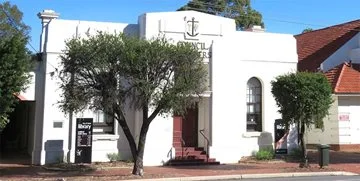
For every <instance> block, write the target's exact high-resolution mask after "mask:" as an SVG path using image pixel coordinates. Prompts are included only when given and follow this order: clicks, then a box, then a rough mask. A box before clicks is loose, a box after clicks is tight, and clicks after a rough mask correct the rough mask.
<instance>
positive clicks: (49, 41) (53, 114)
mask: <svg viewBox="0 0 360 181" xmlns="http://www.w3.org/2000/svg"><path fill="white" fill-rule="evenodd" d="M64 27H66V28H64ZM137 29H138V26H137V25H129V24H123V23H105V22H88V21H71V20H59V19H54V20H52V21H51V22H50V23H49V25H47V26H46V27H45V31H44V33H43V38H42V40H43V41H42V42H41V44H42V50H43V56H44V59H43V61H42V62H40V63H39V67H40V68H38V69H37V76H36V78H37V81H38V84H37V85H36V86H37V89H38V92H37V94H38V95H37V97H36V101H37V103H36V104H37V107H36V109H37V113H36V114H37V115H36V124H37V125H38V126H37V127H36V129H35V133H36V137H35V139H36V141H35V143H34V145H35V150H34V157H33V163H38V164H44V163H50V162H56V161H59V160H61V159H62V158H61V157H63V156H66V155H67V152H68V141H69V140H68V138H69V134H72V153H74V146H75V143H74V140H75V122H76V117H90V118H91V117H93V114H92V113H88V112H85V113H81V114H78V115H76V116H74V119H73V123H72V125H73V129H72V131H71V132H72V133H69V118H68V117H67V116H66V115H65V114H64V113H63V112H61V111H60V109H59V107H58V101H60V94H61V90H60V89H59V81H60V80H59V79H58V78H57V76H58V74H57V73H58V71H60V70H61V67H60V55H61V54H62V53H63V51H64V50H65V41H66V40H69V39H71V38H73V37H76V36H80V37H85V35H86V33H87V34H91V35H93V34H95V33H96V32H97V31H106V32H109V33H113V32H117V33H119V32H124V33H127V34H131V35H138V30H137ZM55 68H56V69H55ZM52 72H55V74H54V76H51V74H52ZM44 79H45V80H44ZM41 86H45V88H44V91H42V88H41ZM42 102H43V105H42ZM42 110H43V111H42ZM134 114H135V113H134V111H132V112H128V115H127V117H128V118H129V119H131V120H133V117H134ZM54 121H57V122H63V127H62V128H54V127H53V123H54ZM115 125H116V126H117V124H115ZM129 126H130V129H134V126H133V124H129ZM116 130H118V128H116ZM119 138H120V139H119ZM124 139H125V137H124V136H123V134H122V132H120V131H119V132H118V131H116V134H115V135H94V138H93V155H92V157H93V161H108V159H107V157H106V154H107V153H113V152H118V151H119V150H122V151H124V150H126V152H125V154H124V157H126V158H127V157H128V156H129V151H128V146H127V142H125V141H126V140H125V141H119V140H124ZM125 143H126V145H125ZM118 148H120V149H118ZM71 157H72V158H71V159H70V160H72V161H74V158H73V157H74V154H72V155H71Z"/></svg>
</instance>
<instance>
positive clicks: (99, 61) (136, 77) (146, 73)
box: [60, 32, 207, 175]
mask: <svg viewBox="0 0 360 181" xmlns="http://www.w3.org/2000/svg"><path fill="white" fill-rule="evenodd" d="M61 65H62V66H63V69H62V70H61V71H60V79H61V80H62V85H61V88H62V90H63V100H62V101H61V104H60V105H61V108H62V109H63V110H64V111H65V112H71V111H74V112H79V111H82V110H85V109H93V110H102V111H104V112H105V113H106V114H108V115H110V116H113V117H114V118H115V119H116V120H117V121H118V123H119V125H120V126H121V128H122V130H123V132H124V134H125V135H126V138H127V140H128V143H129V146H130V149H131V153H132V157H133V160H134V169H133V172H132V173H133V174H135V175H142V173H143V155H144V149H145V141H146V135H147V132H148V129H149V126H150V124H151V122H152V121H153V120H154V118H155V117H156V116H158V115H167V114H168V113H173V112H176V113H183V112H184V111H185V108H186V107H188V106H191V105H192V104H193V103H194V101H195V99H194V97H193V96H194V95H199V94H201V93H203V91H204V90H205V88H206V86H205V85H204V83H205V82H206V77H207V76H206V70H205V68H204V66H203V63H202V59H201V58H200V55H199V53H198V51H197V50H196V49H194V48H193V47H192V46H191V45H189V44H186V43H178V44H172V43H170V42H168V41H167V40H166V39H165V38H156V39H153V40H151V41H147V40H144V39H138V38H135V37H127V36H125V35H124V34H104V33H101V32H99V33H98V34H97V35H94V36H88V37H87V38H86V39H81V38H77V39H72V40H70V41H68V42H67V43H66V51H65V54H64V55H63V56H62V61H61ZM129 107H131V108H133V109H136V110H140V111H142V115H143V118H142V126H141V130H140V136H139V141H138V143H137V144H136V143H135V139H134V136H133V135H132V134H131V132H130V129H129V126H128V123H129V122H131V121H135V120H126V117H125V114H126V111H125V110H126V108H129Z"/></svg>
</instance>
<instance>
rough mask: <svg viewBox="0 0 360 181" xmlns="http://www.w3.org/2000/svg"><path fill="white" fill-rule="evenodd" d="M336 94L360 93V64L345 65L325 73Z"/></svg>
mask: <svg viewBox="0 0 360 181" xmlns="http://www.w3.org/2000/svg"><path fill="white" fill-rule="evenodd" d="M325 76H326V77H327V78H328V80H329V82H330V84H331V87H332V89H333V92H334V93H347V94H354V93H360V64H351V63H343V64H340V65H338V66H336V67H334V68H332V69H330V70H329V71H327V72H325Z"/></svg>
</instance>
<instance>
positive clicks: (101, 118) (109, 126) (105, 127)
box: [93, 110, 114, 134]
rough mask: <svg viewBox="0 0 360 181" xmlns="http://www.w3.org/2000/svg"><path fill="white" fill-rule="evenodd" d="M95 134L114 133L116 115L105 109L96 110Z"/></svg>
mask: <svg viewBox="0 0 360 181" xmlns="http://www.w3.org/2000/svg"><path fill="white" fill-rule="evenodd" d="M93 132H94V134H114V117H113V116H111V115H108V114H105V113H104V112H103V111H100V110H98V111H95V112H94V130H93Z"/></svg>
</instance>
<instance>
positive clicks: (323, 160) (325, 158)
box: [318, 144, 330, 168]
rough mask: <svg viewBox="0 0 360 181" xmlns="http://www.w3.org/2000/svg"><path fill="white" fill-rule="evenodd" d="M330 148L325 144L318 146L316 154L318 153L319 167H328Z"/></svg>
mask: <svg viewBox="0 0 360 181" xmlns="http://www.w3.org/2000/svg"><path fill="white" fill-rule="evenodd" d="M329 150H330V146H329V145H325V144H320V145H318V152H319V166H320V168H323V167H324V166H328V165H329V160H330V158H329V157H330V153H329Z"/></svg>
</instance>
